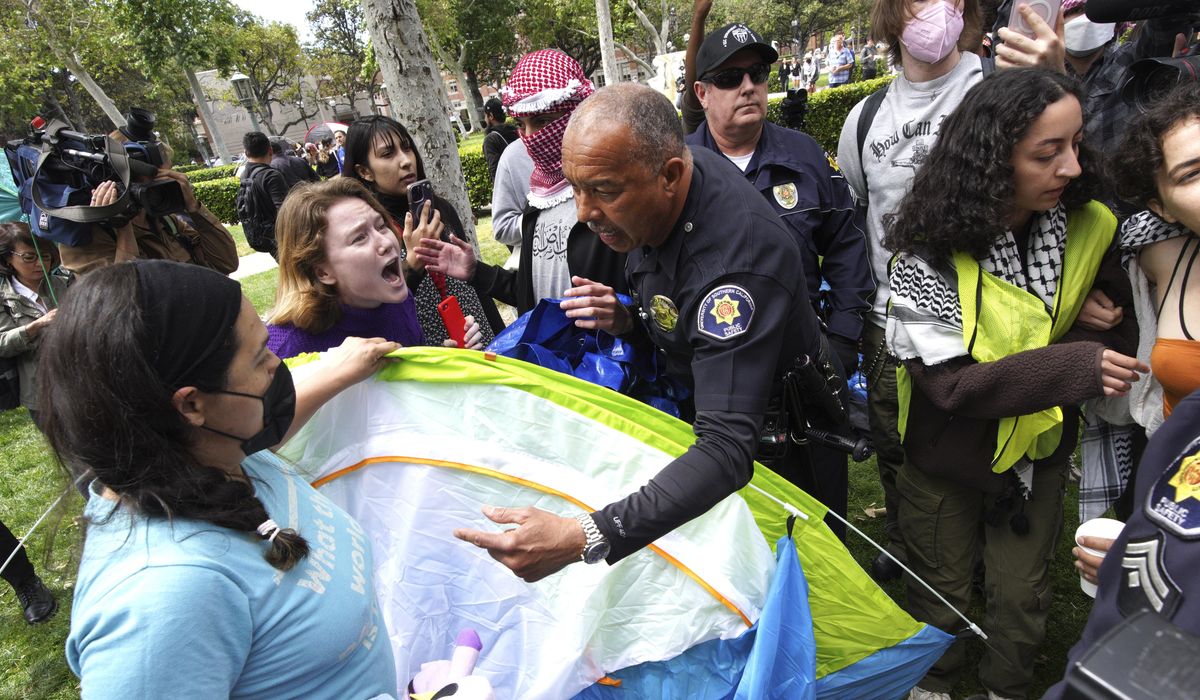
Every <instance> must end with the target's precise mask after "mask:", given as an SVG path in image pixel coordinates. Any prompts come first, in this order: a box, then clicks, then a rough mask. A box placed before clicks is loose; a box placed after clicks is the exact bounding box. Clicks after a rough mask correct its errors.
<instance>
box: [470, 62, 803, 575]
mask: <svg viewBox="0 0 1200 700" xmlns="http://www.w3.org/2000/svg"><path fill="white" fill-rule="evenodd" d="M563 171H564V173H565V174H566V177H567V179H568V180H570V182H571V184H572V186H573V187H574V191H575V199H576V206H577V210H578V218H579V221H581V222H586V223H587V224H588V226H589V227H590V228H591V229H592V231H594V232H595V233H596V235H598V236H599V237H600V240H601V241H603V242H604V243H605V244H606V245H608V246H609V247H611V248H612V249H614V250H616V251H618V252H622V253H628V256H629V257H628V261H627V264H626V275H627V278H628V280H629V284H630V289H631V291H632V293H633V294H634V295H635V296H634V298H635V304H636V305H637V307H638V308H636V309H633V310H631V309H628V308H626V307H624V306H621V305H620V303H619V302H618V300H617V299H616V297H615V295H614V294H613V291H612V289H611V288H609V287H607V286H605V285H602V284H599V283H595V282H592V281H591V280H586V279H582V278H578V277H576V278H573V282H574V284H576V287H574V288H573V289H571V290H570V291H569V292H568V293H567V295H566V296H567V297H569V298H568V299H566V300H565V301H564V302H563V303H562V306H563V308H564V309H565V310H566V311H567V315H568V316H569V317H572V318H574V319H576V325H578V326H580V327H582V328H600V329H603V330H607V331H609V332H612V333H614V334H617V335H623V336H630V337H633V338H634V342H638V341H639V339H640V340H641V341H645V342H652V343H653V344H654V345H655V346H657V347H658V348H659V350H660V351H661V352H662V353H663V355H664V359H665V360H666V365H667V370H668V373H669V374H671V375H672V376H673V377H675V378H676V379H678V380H680V381H682V382H684V383H686V384H688V385H690V386H691V387H692V388H693V390H694V404H695V405H694V423H693V426H694V427H693V429H694V432H695V433H696V442H695V444H694V445H692V446H691V447H690V448H689V449H688V450H687V452H685V453H684V454H683V455H682V456H680V457H679V458H678V459H676V460H674V461H673V462H671V463H670V464H668V465H667V466H666V467H664V468H663V469H662V471H660V472H659V473H658V474H657V475H656V476H655V477H654V478H653V479H651V480H650V482H649V483H648V484H647V485H646V486H644V487H642V489H640V490H639V491H637V492H636V493H633V494H630V495H629V496H627V497H625V498H624V499H621V500H620V501H617V502H615V503H611V504H609V505H607V506H605V507H604V508H602V509H600V510H599V511H597V512H594V513H590V514H584V515H581V516H579V517H578V518H562V517H559V516H556V515H553V514H551V513H547V512H545V511H541V510H538V509H535V508H491V507H488V508H485V509H484V513H485V515H487V516H488V517H489V518H490V519H492V520H493V521H495V522H497V523H505V524H508V523H513V524H516V525H518V527H516V528H514V529H510V530H508V531H507V532H503V533H489V532H483V531H478V530H458V531H456V532H455V535H456V536H457V537H459V538H460V539H463V540H466V541H468V542H471V543H473V544H475V545H477V546H480V547H484V548H486V549H488V550H489V552H490V553H491V555H492V556H493V557H494V558H496V559H497V560H499V561H500V562H501V563H503V564H505V565H506V566H508V567H509V568H510V569H512V570H513V571H514V572H515V573H516V574H517V575H518V576H520V577H522V578H524V579H526V580H528V581H535V580H538V579H540V578H543V577H545V576H547V575H549V574H552V573H554V572H556V571H558V570H559V569H561V568H563V567H564V566H566V565H568V564H570V563H572V562H576V561H581V560H582V561H585V562H588V563H597V562H599V561H601V560H606V561H608V563H610V564H613V563H616V562H617V561H619V560H620V559H622V558H624V557H626V556H628V555H629V554H631V553H633V552H635V551H637V550H638V549H640V548H642V547H644V546H646V545H647V544H650V543H651V542H653V541H654V540H656V539H657V538H659V537H660V536H662V535H664V534H666V533H667V532H669V531H671V530H673V529H675V528H676V527H679V526H680V525H682V524H684V523H685V522H687V521H689V520H691V519H692V518H695V517H697V516H699V515H701V514H703V513H704V512H705V511H707V510H708V509H709V508H711V507H712V506H714V505H715V504H716V503H718V502H719V501H721V500H722V499H724V498H725V497H726V496H728V495H729V494H731V493H733V492H734V491H736V490H737V489H739V488H741V487H742V486H744V485H745V484H746V483H747V482H748V481H749V480H750V477H751V476H752V474H753V461H754V457H755V454H756V452H757V449H758V444H759V433H760V430H761V428H762V426H763V422H764V417H765V415H766V413H767V410H768V404H769V402H770V399H771V398H772V396H773V395H776V394H778V393H779V391H780V388H781V387H780V377H781V375H782V373H783V371H784V370H785V369H786V368H787V367H789V366H790V365H791V363H792V361H793V360H794V359H795V358H797V357H799V356H802V355H807V356H810V357H817V356H818V354H819V353H820V352H821V349H822V340H821V335H820V327H819V323H818V321H817V318H816V315H815V313H814V312H813V308H812V306H811V305H810V304H809V301H808V291H807V284H806V281H805V278H804V275H803V272H802V271H803V269H804V268H803V266H802V257H801V256H802V253H801V250H800V245H799V243H798V242H797V241H796V239H795V237H794V236H792V235H791V234H790V233H789V232H788V231H787V229H786V228H784V227H783V226H782V225H781V224H780V222H779V218H778V217H777V216H776V214H775V212H774V211H773V210H772V209H771V207H770V206H769V205H768V204H767V203H766V202H765V201H764V200H763V198H762V197H761V196H760V195H759V194H758V193H757V192H755V190H754V188H753V187H752V186H751V185H750V184H749V183H748V182H746V180H745V179H744V178H743V177H741V175H740V174H739V173H738V172H737V171H736V170H734V169H732V168H730V167H729V164H728V162H726V161H725V160H724V159H723V158H722V157H721V156H719V155H717V154H715V153H712V152H711V151H707V150H704V149H696V150H690V149H689V148H688V147H687V146H686V145H685V144H684V141H683V130H682V128H681V126H680V124H679V120H678V118H677V116H676V113H675V110H674V108H673V107H672V105H671V103H670V102H669V101H667V99H666V98H665V97H663V96H662V95H661V94H659V93H657V92H655V91H654V90H651V89H650V88H647V87H644V86H639V85H633V84H620V85H615V86H611V87H607V88H604V89H602V90H600V91H598V92H597V93H596V94H595V95H593V96H592V97H590V98H588V99H587V100H586V101H585V102H584V103H583V104H582V105H581V106H580V107H579V109H578V110H577V111H576V112H575V114H574V115H573V116H572V119H571V124H570V126H569V127H568V129H567V132H566V136H565V137H564V140H563ZM639 317H640V318H639Z"/></svg>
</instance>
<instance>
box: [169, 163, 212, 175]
mask: <svg viewBox="0 0 1200 700" xmlns="http://www.w3.org/2000/svg"><path fill="white" fill-rule="evenodd" d="M207 167H208V166H207V165H201V164H199V163H184V164H183V165H176V166H175V169H176V170H178V171H179V172H181V173H191V172H195V171H197V170H203V169H205V168H207Z"/></svg>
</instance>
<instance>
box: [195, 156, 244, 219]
mask: <svg viewBox="0 0 1200 700" xmlns="http://www.w3.org/2000/svg"><path fill="white" fill-rule="evenodd" d="M215 169H216V168H213V170H215ZM192 189H193V190H195V192H196V199H197V200H198V201H199V202H200V203H201V204H203V205H204V206H205V207H207V208H208V210H209V211H211V212H212V213H213V214H214V215H215V216H216V217H217V218H218V219H220V220H221V221H223V222H225V223H227V224H233V223H237V220H238V218H237V191H238V179H237V178H236V177H223V178H220V179H217V180H204V181H201V182H195V183H193V184H192Z"/></svg>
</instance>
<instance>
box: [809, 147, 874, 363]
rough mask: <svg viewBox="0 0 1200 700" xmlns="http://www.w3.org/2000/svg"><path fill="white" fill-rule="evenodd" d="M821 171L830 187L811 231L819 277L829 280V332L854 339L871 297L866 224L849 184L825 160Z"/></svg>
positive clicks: (871, 288) (871, 279) (871, 286)
mask: <svg viewBox="0 0 1200 700" xmlns="http://www.w3.org/2000/svg"><path fill="white" fill-rule="evenodd" d="M819 167H820V169H821V170H823V171H825V172H826V174H827V175H828V177H829V178H830V182H831V184H832V188H831V190H830V195H829V197H830V199H829V201H827V202H823V203H822V206H823V208H824V209H825V211H824V217H823V218H824V220H823V221H822V223H821V226H820V227H819V228H818V229H817V230H816V231H814V232H813V242H814V243H815V245H816V247H817V252H818V253H820V254H821V256H822V257H821V277H822V278H823V279H824V280H825V281H826V282H828V283H829V318H828V319H826V324H827V325H828V326H829V332H830V333H833V334H835V335H839V336H842V337H843V338H847V339H849V340H850V341H852V342H857V341H858V339H859V337H860V336H861V335H862V324H863V320H862V319H863V314H865V313H868V312H870V310H871V302H872V300H873V299H874V297H875V278H874V277H873V276H872V274H871V259H870V257H869V256H868V254H867V235H866V233H864V232H865V231H866V224H865V222H864V221H863V215H862V211H861V210H860V209H859V207H856V206H855V204H854V197H853V196H852V195H851V194H850V186H849V185H847V184H846V179H845V178H844V177H842V175H841V173H839V172H837V171H835V170H834V169H833V167H832V166H831V165H830V164H828V163H821V165H820V166H819Z"/></svg>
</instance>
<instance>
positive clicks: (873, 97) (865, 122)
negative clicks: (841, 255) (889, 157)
mask: <svg viewBox="0 0 1200 700" xmlns="http://www.w3.org/2000/svg"><path fill="white" fill-rule="evenodd" d="M979 64H980V67H981V68H982V69H983V77H984V78H987V77H988V76H989V75H991V74H992V73H995V72H996V59H994V58H992V57H990V56H985V57H983V58H980V59H979ZM891 86H892V84H891V83H888V84H887V85H884V86H883V87H881V88H879V89H878V90H876V91H875V92H873V93H871V94H870V95H868V96H867V99H865V100H863V108H862V111H861V112H859V113H858V125H857V126H858V128H857V134H856V135H857V137H858V160H859V162H860V163H861V162H863V147H864V146H866V145H867V132H868V131H870V130H871V124H872V123H873V122H874V121H875V115H876V113H878V112H879V105H881V104H883V98H884V96H885V95H887V92H888V88H889V87H891ZM862 175H863V183H864V184H866V181H867V169H866V168H865V167H863V168H862ZM866 189H867V191H870V189H871V187H870V185H867V187H866ZM865 201H866V200H865V199H864V202H865Z"/></svg>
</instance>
